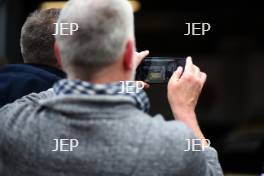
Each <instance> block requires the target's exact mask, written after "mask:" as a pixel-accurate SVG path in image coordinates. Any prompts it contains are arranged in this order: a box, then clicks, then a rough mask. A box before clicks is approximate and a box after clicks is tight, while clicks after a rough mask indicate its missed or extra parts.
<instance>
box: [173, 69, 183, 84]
mask: <svg viewBox="0 0 264 176" xmlns="http://www.w3.org/2000/svg"><path fill="white" fill-rule="evenodd" d="M182 72H183V68H182V67H178V68H177V70H176V71H175V72H174V73H173V75H172V77H171V79H172V81H179V79H180V77H181V75H182Z"/></svg>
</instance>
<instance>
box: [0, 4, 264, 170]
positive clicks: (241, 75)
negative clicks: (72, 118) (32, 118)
mask: <svg viewBox="0 0 264 176" xmlns="http://www.w3.org/2000/svg"><path fill="white" fill-rule="evenodd" d="M130 2H131V4H132V6H133V9H134V11H135V23H136V37H137V48H138V50H139V51H141V50H145V49H148V50H150V52H151V54H150V56H174V57H186V56H192V57H193V60H194V63H195V64H197V65H198V66H199V67H200V68H201V69H202V70H203V71H205V72H206V73H207V74H208V81H207V83H206V85H205V88H204V90H203V93H202V95H201V98H200V101H199V104H198V107H197V113H198V119H199V123H200V125H201V128H202V130H203V131H204V134H205V136H206V137H207V138H209V139H210V140H211V143H212V146H213V147H215V148H216V149H217V150H218V153H219V158H220V162H221V164H222V167H223V169H224V171H225V175H234V174H237V175H242V174H247V175H260V173H261V172H262V167H263V164H264V159H263V158H264V155H263V153H264V152H263V151H264V150H263V149H264V35H263V31H264V20H263V19H264V14H263V11H262V9H261V8H259V7H249V6H244V7H242V6H241V7H238V6H237V5H235V6H231V5H230V6H229V7H227V6H220V5H219V6H216V4H215V5H214V6H213V7H210V8H209V7H206V6H202V5H201V4H200V5H197V6H196V5H188V4H187V3H186V4H179V3H178V4H177V3H175V1H153V0H152V1H151V0H144V1H143V0H133V1H130ZM64 3H65V2H64V1H42V0H0V65H3V64H7V63H10V64H12V63H21V62H22V56H21V53H20V46H19V39H20V30H21V27H22V25H23V23H24V21H25V19H26V17H27V16H28V15H29V14H30V13H31V12H33V11H34V10H36V9H45V8H51V7H62V6H63V4H64ZM185 23H210V25H211V30H210V31H209V32H207V33H206V35H205V36H185V35H184V34H185V33H187V25H186V24H185ZM166 91H167V90H166V85H153V86H152V87H151V89H149V90H148V91H147V93H148V95H149V96H150V100H151V105H152V108H151V114H153V115H155V114H157V113H160V114H162V115H163V116H164V117H165V118H166V120H172V119H173V117H172V114H171V111H170V109H169V105H168V102H167V98H166ZM261 153H262V154H261Z"/></svg>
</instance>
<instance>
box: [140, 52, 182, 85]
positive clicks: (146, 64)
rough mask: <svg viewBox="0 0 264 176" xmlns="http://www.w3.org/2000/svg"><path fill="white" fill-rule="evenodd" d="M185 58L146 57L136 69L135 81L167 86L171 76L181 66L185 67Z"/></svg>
mask: <svg viewBox="0 0 264 176" xmlns="http://www.w3.org/2000/svg"><path fill="white" fill-rule="evenodd" d="M185 63H186V58H174V57H146V58H145V59H144V60H143V61H142V62H141V64H140V65H139V66H138V68H137V73H136V80H138V81H144V82H146V83H148V84H167V83H168V81H169V79H170V78H171V76H172V74H173V73H174V72H175V71H176V69H177V68H178V67H179V66H181V67H182V68H184V67H185Z"/></svg>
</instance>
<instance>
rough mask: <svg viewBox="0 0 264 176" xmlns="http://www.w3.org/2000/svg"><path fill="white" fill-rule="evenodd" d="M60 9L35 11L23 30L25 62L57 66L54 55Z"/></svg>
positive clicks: (21, 43)
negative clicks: (55, 34) (55, 33)
mask: <svg viewBox="0 0 264 176" xmlns="http://www.w3.org/2000/svg"><path fill="white" fill-rule="evenodd" d="M59 13H60V10H59V9H48V10H42V11H35V12H33V13H32V14H31V15H30V16H29V17H28V18H27V20H26V22H25V24H24V25H23V27H22V30H21V39H20V45H21V53H22V56H23V59H24V62H25V63H31V64H41V65H47V66H53V67H57V66H58V64H57V60H56V57H55V55H54V50H53V47H54V42H55V38H54V36H53V35H52V34H54V32H55V24H54V23H56V22H57V19H58V17H59Z"/></svg>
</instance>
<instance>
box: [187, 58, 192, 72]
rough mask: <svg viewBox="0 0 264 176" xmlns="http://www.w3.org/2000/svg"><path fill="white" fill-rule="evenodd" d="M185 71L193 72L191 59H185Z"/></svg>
mask: <svg viewBox="0 0 264 176" xmlns="http://www.w3.org/2000/svg"><path fill="white" fill-rule="evenodd" d="M185 71H186V72H193V71H194V69H193V62H192V58H191V57H187V59H186V64H185Z"/></svg>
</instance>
